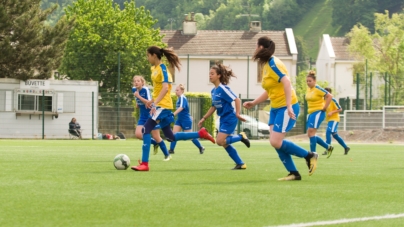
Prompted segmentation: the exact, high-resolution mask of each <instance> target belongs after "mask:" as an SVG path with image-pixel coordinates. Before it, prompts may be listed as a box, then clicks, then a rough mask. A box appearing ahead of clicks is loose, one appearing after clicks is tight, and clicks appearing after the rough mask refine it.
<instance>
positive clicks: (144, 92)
mask: <svg viewBox="0 0 404 227" xmlns="http://www.w3.org/2000/svg"><path fill="white" fill-rule="evenodd" d="M145 83H146V81H145V79H144V78H143V77H142V76H134V77H133V88H132V92H133V94H134V95H135V98H136V106H137V107H138V108H139V110H140V115H139V120H138V121H137V126H136V131H135V136H136V138H138V139H140V140H141V139H143V133H142V130H143V125H144V124H145V123H146V121H147V119H149V118H150V117H151V116H150V109H148V108H146V103H147V102H148V101H149V100H151V95H150V90H149V88H147V87H145V86H144V85H145ZM151 134H152V137H153V139H151V143H152V144H153V145H154V154H156V153H157V149H158V147H160V149H161V151H162V152H163V154H164V156H165V158H164V161H169V160H170V159H171V157H170V154H169V153H168V151H167V147H166V144H165V143H164V141H163V139H162V138H161V137H160V126H159V125H156V127H154V129H153V131H152V133H151Z"/></svg>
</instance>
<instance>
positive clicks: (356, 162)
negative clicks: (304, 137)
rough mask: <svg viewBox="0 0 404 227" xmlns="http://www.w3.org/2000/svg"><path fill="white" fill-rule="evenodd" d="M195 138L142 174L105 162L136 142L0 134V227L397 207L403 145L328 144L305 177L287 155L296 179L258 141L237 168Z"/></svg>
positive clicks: (257, 217) (280, 218)
mask: <svg viewBox="0 0 404 227" xmlns="http://www.w3.org/2000/svg"><path fill="white" fill-rule="evenodd" d="M202 144H203V146H205V148H206V150H205V154H203V155H200V154H199V151H198V150H197V148H195V147H194V145H193V144H192V143H191V142H190V141H189V142H188V141H185V142H179V143H178V144H177V148H176V150H175V154H174V155H172V157H173V159H172V160H171V161H169V162H164V161H163V155H162V154H161V152H160V153H159V154H158V155H153V154H151V155H150V171H149V172H134V171H132V170H130V169H128V170H121V171H118V170H115V168H114V166H113V164H112V161H113V158H114V157H115V155H117V154H119V153H124V154H127V155H128V156H129V157H130V158H131V165H137V160H138V159H139V158H140V157H141V141H138V140H126V141H89V140H87V141H86V140H81V141H80V140H74V141H68V140H62V141H57V140H46V141H39V140H0V204H1V205H0V226H133V227H138V226H142V227H143V226H175V227H179V226H232V227H234V226H245V227H249V226H277V225H290V224H293V223H312V222H320V221H330V222H331V221H334V220H341V219H355V218H362V217H375V216H384V215H387V214H403V213H404V188H403V187H404V183H403V182H404V174H403V171H404V164H403V160H404V146H403V145H394V144H391V145H390V144H385V145H379V144H370V145H369V144H354V145H351V151H350V153H349V155H347V156H346V155H343V149H342V148H341V147H340V146H338V145H335V146H336V148H335V149H334V153H333V155H332V156H331V157H330V158H329V159H327V158H325V156H321V155H320V159H319V162H318V168H317V171H316V172H315V174H314V175H313V176H310V177H309V176H308V170H307V166H306V165H305V161H304V159H298V158H295V159H294V160H295V163H296V165H297V167H298V169H299V170H300V173H301V174H302V181H292V182H279V181H277V179H278V178H280V177H283V176H286V175H287V172H286V170H285V169H284V167H283V165H282V163H281V162H280V160H279V159H278V156H277V154H276V152H275V150H274V149H273V148H271V147H270V145H269V143H268V142H266V141H265V142H264V141H252V145H251V148H249V149H248V148H246V147H245V146H244V145H243V144H241V143H237V144H235V147H236V148H237V149H238V151H239V154H240V156H241V158H242V159H243V161H244V162H246V163H247V166H248V168H247V170H238V171H232V170H230V169H231V168H233V167H234V163H233V162H232V160H231V159H230V158H229V157H228V155H227V153H226V151H225V150H224V149H223V148H221V147H218V146H216V145H213V144H211V143H208V142H202ZM167 145H169V144H168V143H167ZM301 145H302V146H303V147H305V148H308V147H309V144H301ZM319 148H320V147H318V152H319V153H320V152H322V149H321V150H320V149H319ZM151 153H152V152H151ZM337 223H338V222H337ZM403 225H404V218H403V217H398V218H394V219H381V220H369V221H359V222H349V223H345V224H336V225H333V226H403Z"/></svg>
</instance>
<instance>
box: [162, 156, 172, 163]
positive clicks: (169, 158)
mask: <svg viewBox="0 0 404 227" xmlns="http://www.w3.org/2000/svg"><path fill="white" fill-rule="evenodd" d="M170 160H171V155H168V156H165V157H164V159H163V161H165V162H167V161H170Z"/></svg>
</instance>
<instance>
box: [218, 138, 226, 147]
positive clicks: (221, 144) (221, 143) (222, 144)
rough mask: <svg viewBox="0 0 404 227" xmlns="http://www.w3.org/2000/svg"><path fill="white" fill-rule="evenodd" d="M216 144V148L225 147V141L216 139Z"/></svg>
mask: <svg viewBox="0 0 404 227" xmlns="http://www.w3.org/2000/svg"><path fill="white" fill-rule="evenodd" d="M216 144H217V145H218V146H224V145H226V139H217V140H216Z"/></svg>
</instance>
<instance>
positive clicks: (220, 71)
mask: <svg viewBox="0 0 404 227" xmlns="http://www.w3.org/2000/svg"><path fill="white" fill-rule="evenodd" d="M211 69H214V70H215V71H216V74H217V75H220V76H221V77H220V78H219V80H220V83H222V84H224V85H227V84H228V83H229V81H230V78H232V77H236V75H234V73H233V70H231V68H229V67H226V66H224V65H223V64H221V63H216V65H214V66H212V68H211Z"/></svg>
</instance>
